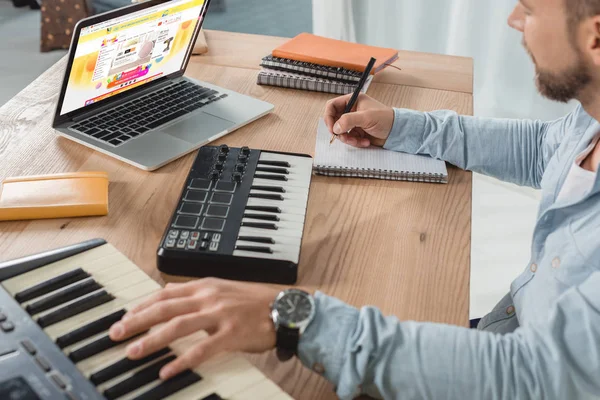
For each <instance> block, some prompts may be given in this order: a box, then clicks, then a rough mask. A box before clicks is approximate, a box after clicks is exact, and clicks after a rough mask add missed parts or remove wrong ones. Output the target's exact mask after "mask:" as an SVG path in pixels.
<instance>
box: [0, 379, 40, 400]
mask: <svg viewBox="0 0 600 400" xmlns="http://www.w3.org/2000/svg"><path fill="white" fill-rule="evenodd" d="M0 399H2V400H40V398H39V397H38V395H37V394H35V392H34V391H33V389H32V388H31V386H29V384H28V383H27V381H26V380H25V379H23V378H21V377H18V378H11V379H7V380H5V381H2V382H0Z"/></svg>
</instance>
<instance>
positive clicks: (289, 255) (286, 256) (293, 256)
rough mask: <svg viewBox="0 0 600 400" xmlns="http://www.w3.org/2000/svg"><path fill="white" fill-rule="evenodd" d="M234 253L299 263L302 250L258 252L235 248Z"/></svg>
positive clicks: (235, 254)
mask: <svg viewBox="0 0 600 400" xmlns="http://www.w3.org/2000/svg"><path fill="white" fill-rule="evenodd" d="M233 255H234V256H236V257H248V258H257V259H261V260H282V261H290V262H293V263H294V264H298V260H299V259H300V251H296V252H285V251H276V250H274V251H273V253H257V252H254V251H245V250H234V251H233Z"/></svg>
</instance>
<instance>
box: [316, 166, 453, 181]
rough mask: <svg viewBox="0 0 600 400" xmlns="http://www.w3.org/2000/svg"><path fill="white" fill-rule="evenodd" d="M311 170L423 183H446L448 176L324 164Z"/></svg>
mask: <svg viewBox="0 0 600 400" xmlns="http://www.w3.org/2000/svg"><path fill="white" fill-rule="evenodd" d="M313 172H314V173H315V174H317V175H325V176H334V177H348V178H370V179H386V180H391V181H410V182H425V183H447V182H448V178H447V177H446V176H445V175H442V174H427V173H422V172H418V173H414V172H408V171H391V170H387V169H371V168H348V167H327V166H324V165H315V166H314V167H313Z"/></svg>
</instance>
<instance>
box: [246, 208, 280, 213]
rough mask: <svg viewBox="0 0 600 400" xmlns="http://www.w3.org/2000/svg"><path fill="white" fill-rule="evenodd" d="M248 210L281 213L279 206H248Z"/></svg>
mask: <svg viewBox="0 0 600 400" xmlns="http://www.w3.org/2000/svg"><path fill="white" fill-rule="evenodd" d="M246 210H249V211H262V212H270V213H275V214H281V209H280V208H279V207H269V206H246Z"/></svg>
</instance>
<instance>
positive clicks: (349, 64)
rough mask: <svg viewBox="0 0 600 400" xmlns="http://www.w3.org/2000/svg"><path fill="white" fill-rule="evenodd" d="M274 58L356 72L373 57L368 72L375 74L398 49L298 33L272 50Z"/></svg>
mask: <svg viewBox="0 0 600 400" xmlns="http://www.w3.org/2000/svg"><path fill="white" fill-rule="evenodd" d="M273 57H279V58H287V59H290V60H295V61H301V62H307V63H313V64H319V65H324V66H327V67H335V68H346V69H350V70H353V71H358V72H363V71H364V70H365V68H366V66H367V64H368V63H369V60H370V59H371V57H375V58H376V59H377V62H376V63H375V66H374V67H373V72H371V74H376V73H377V72H379V71H381V70H382V69H384V68H385V67H386V64H391V63H393V62H394V61H396V60H397V59H398V51H397V50H394V49H386V48H383V47H374V46H367V45H364V44H358V43H350V42H344V41H342V40H336V39H328V38H325V37H321V36H316V35H313V34H310V33H301V34H299V35H298V36H296V37H295V38H293V39H290V40H289V41H287V42H285V43H284V44H282V45H281V46H279V47H278V48H276V49H275V50H273Z"/></svg>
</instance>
